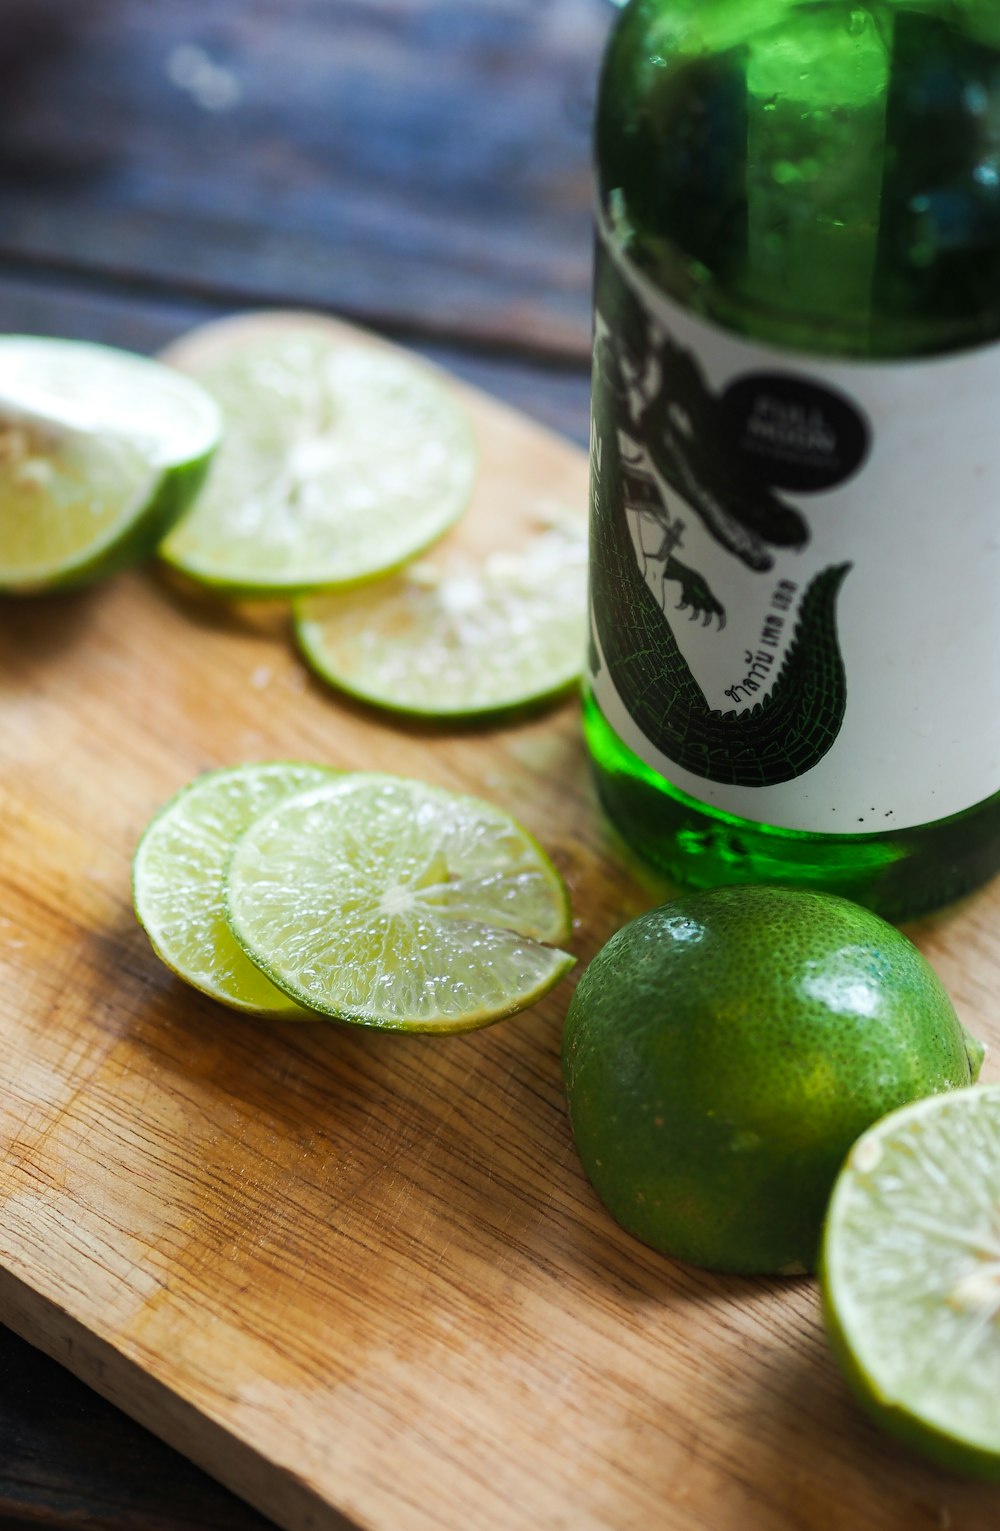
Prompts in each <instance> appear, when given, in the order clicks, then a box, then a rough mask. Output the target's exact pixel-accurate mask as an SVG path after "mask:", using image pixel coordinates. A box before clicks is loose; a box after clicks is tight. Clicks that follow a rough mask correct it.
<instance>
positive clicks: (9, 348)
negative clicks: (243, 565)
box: [0, 335, 220, 594]
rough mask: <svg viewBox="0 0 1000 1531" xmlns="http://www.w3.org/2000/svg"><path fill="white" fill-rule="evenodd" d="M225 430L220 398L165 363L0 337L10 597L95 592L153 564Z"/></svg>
mask: <svg viewBox="0 0 1000 1531" xmlns="http://www.w3.org/2000/svg"><path fill="white" fill-rule="evenodd" d="M219 431H220V418H219V412H218V409H217V408H216V406H215V404H214V403H213V402H212V400H211V399H210V398H209V397H208V395H207V394H206V393H205V392H204V391H203V390H202V389H201V388H200V387H198V385H197V384H195V383H192V382H191V381H190V380H189V379H188V378H185V377H182V376H181V375H180V374H179V373H175V372H172V371H171V370H170V369H169V368H167V367H164V366H162V365H160V363H158V362H153V361H148V360H147V359H146V358H145V357H141V356H133V355H132V354H131V353H129V352H127V351H117V350H113V349H111V348H110V347H107V346H99V345H91V344H89V343H87V342H83V341H69V340H48V339H44V338H42V337H38V336H30V335H5V336H0V589H2V590H4V591H7V592H8V593H17V594H31V593H34V592H36V591H41V590H49V589H54V588H59V587H62V586H69V585H76V584H83V583H86V582H87V581H89V580H92V579H96V578H98V577H99V576H103V575H105V574H110V573H112V572H114V570H116V569H119V568H122V567H124V566H125V565H127V564H130V563H134V562H136V561H137V560H138V559H140V558H144V557H145V556H147V554H149V553H150V552H152V551H153V549H154V548H155V547H156V545H157V543H158V542H159V541H160V539H161V538H162V537H163V535H164V533H165V532H166V531H167V530H169V528H170V527H171V526H172V525H173V523H174V521H175V520H176V519H177V517H178V516H179V515H180V514H181V513H182V512H183V511H184V510H185V509H186V508H187V506H188V504H189V503H190V501H191V499H192V497H193V495H194V494H195V492H196V491H197V489H198V487H199V486H200V484H201V482H202V479H203V478H204V474H205V471H206V469H207V467H208V462H209V459H210V458H211V455H212V452H213V451H214V449H215V446H216V445H217V442H218V439H219Z"/></svg>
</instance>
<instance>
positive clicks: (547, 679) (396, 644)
mask: <svg viewBox="0 0 1000 1531" xmlns="http://www.w3.org/2000/svg"><path fill="white" fill-rule="evenodd" d="M586 611H587V544H586V538H585V535H584V532H583V530H582V529H578V528H576V527H574V526H573V525H572V524H567V525H553V526H552V527H550V528H549V529H548V530H546V531H544V532H542V533H540V534H539V535H536V536H534V537H531V538H530V539H529V540H528V541H527V542H526V543H525V544H524V546H523V547H522V548H520V549H518V550H517V551H516V552H495V553H491V554H490V555H489V556H488V557H487V558H485V559H484V560H483V561H482V562H481V563H480V564H478V565H476V564H473V563H472V562H471V561H469V560H463V559H462V558H461V557H460V556H459V555H452V556H451V557H450V558H448V559H446V558H445V556H444V554H443V552H442V554H440V555H439V556H438V557H437V558H436V559H435V558H434V557H433V556H432V557H431V558H430V559H428V560H426V561H421V562H419V563H415V564H411V565H410V566H409V568H407V569H404V570H403V571H402V572H401V573H400V574H397V575H394V576H392V578H390V579H385V580H379V581H378V582H377V583H375V584H370V585H365V586H363V587H361V588H360V589H358V590H353V591H349V592H347V593H346V594H343V595H327V596H312V597H306V598H304V599H303V600H301V601H299V602H298V603H297V605H296V612H295V630H296V636H297V638H298V642H299V646H300V648H301V650H302V653H303V654H304V656H305V658H306V660H307V662H308V663H309V664H310V665H311V667H312V668H313V669H314V670H316V671H317V673H318V674H319V675H321V676H322V677H323V678H324V680H327V681H329V682H330V684H331V685H333V686H337V687H339V688H340V689H341V690H343V691H347V692H349V693H350V694H351V695H353V696H357V697H360V698H361V699H362V700H363V701H366V702H372V703H374V704H375V705H376V706H380V707H388V708H391V709H393V710H395V711H400V712H407V713H418V714H421V715H423V716H433V717H440V718H447V717H453V718H455V717H476V716H483V715H486V714H490V713H496V712H503V711H506V710H508V709H510V708H514V707H519V706H525V705H528V704H530V703H533V702H538V701H541V700H543V699H545V698H547V697H550V696H555V695H558V694H559V693H560V692H563V691H565V690H566V689H567V688H568V687H569V686H571V685H573V683H574V682H575V681H576V680H577V679H578V677H579V674H580V670H581V666H582V663H583V657H584V653H585V649H586Z"/></svg>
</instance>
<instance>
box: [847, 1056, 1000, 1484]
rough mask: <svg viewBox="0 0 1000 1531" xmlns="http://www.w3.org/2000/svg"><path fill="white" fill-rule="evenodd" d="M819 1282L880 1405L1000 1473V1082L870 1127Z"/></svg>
mask: <svg viewBox="0 0 1000 1531" xmlns="http://www.w3.org/2000/svg"><path fill="white" fill-rule="evenodd" d="M820 1283H821V1290H822V1296H823V1311H824V1318H825V1322H826V1327H827V1334H828V1336H829V1339H830V1343H831V1347H832V1349H833V1352H834V1355H835V1356H836V1358H837V1360H838V1362H839V1364H840V1366H841V1368H842V1370H843V1372H844V1375H845V1377H846V1379H847V1381H848V1383H849V1384H850V1386H851V1388H852V1390H853V1392H854V1393H855V1395H856V1396H857V1398H858V1399H859V1401H860V1402H861V1404H862V1405H863V1406H864V1407H865V1408H866V1410H867V1411H868V1412H869V1413H870V1414H871V1416H872V1417H873V1418H874V1419H875V1420H876V1421H877V1422H878V1423H879V1424H880V1425H881V1426H883V1427H884V1428H885V1429H886V1430H887V1431H889V1432H890V1433H891V1434H893V1435H895V1436H896V1437H897V1438H898V1439H900V1440H902V1441H903V1442H904V1443H905V1444H907V1445H908V1446H910V1447H911V1448H912V1449H914V1450H916V1451H918V1452H920V1453H921V1454H922V1455H924V1456H926V1457H928V1458H930V1459H931V1460H932V1461H934V1462H936V1463H938V1464H939V1465H940V1466H943V1467H946V1468H948V1469H950V1470H952V1471H955V1472H960V1473H964V1474H966V1475H968V1476H971V1477H976V1478H984V1479H988V1480H991V1481H1000V1085H978V1086H971V1087H969V1088H966V1089H964V1090H957V1091H952V1092H949V1093H947V1094H943V1095H936V1096H932V1097H930V1098H928V1099H926V1100H921V1101H918V1102H916V1103H915V1104H912V1105H909V1106H904V1107H902V1108H901V1109H899V1110H897V1111H894V1112H892V1113H891V1114H890V1115H888V1116H886V1117H885V1118H883V1119H882V1120H881V1121H879V1122H877V1123H876V1124H875V1125H874V1126H873V1127H872V1128H870V1129H869V1130H868V1132H867V1133H865V1134H864V1135H863V1136H862V1137H861V1138H859V1140H858V1142H857V1143H856V1144H855V1145H854V1147H853V1149H852V1150H851V1152H850V1154H849V1156H848V1158H847V1161H846V1163H845V1165H844V1167H843V1169H842V1171H841V1173H840V1175H839V1177H838V1179H837V1182H836V1185H835V1187H834V1191H833V1195H832V1197H831V1200H830V1206H829V1211H828V1214H827V1220H826V1227H825V1232H824V1240H823V1250H822V1257H821V1262H820Z"/></svg>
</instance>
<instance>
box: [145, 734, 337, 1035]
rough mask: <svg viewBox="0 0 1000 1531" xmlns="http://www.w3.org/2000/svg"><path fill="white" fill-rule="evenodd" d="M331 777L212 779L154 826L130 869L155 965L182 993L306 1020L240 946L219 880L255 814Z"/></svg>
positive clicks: (181, 797) (251, 771)
mask: <svg viewBox="0 0 1000 1531" xmlns="http://www.w3.org/2000/svg"><path fill="white" fill-rule="evenodd" d="M332 774H333V773H332V771H330V770H328V769H327V768H325V767H323V766H316V765H302V764H299V763H298V762H297V761H263V762H259V763H255V764H250V765H242V766H232V767H226V768H224V769H222V770H218V771H209V772H208V773H207V774H206V775H204V776H200V777H199V778H198V779H197V780H196V781H194V782H193V783H192V784H191V785H190V786H188V787H185V788H184V789H183V790H182V791H180V792H179V793H177V795H176V796H175V797H173V798H172V799H171V800H170V802H169V803H167V804H166V806H165V807H164V808H162V809H161V810H160V812H159V813H158V814H157V815H156V816H155V817H154V818H153V819H152V820H151V821H150V823H149V825H148V826H147V828H146V830H145V832H144V834H143V836H142V839H141V840H140V841H139V845H138V847H137V849H136V852H135V856H134V858H133V863H132V895H133V901H134V904H135V912H136V916H137V918H138V920H139V923H140V925H142V927H143V929H144V930H145V932H146V934H147V935H148V937H149V939H150V942H151V944H152V947H153V950H154V951H155V952H156V955H157V956H158V957H159V958H160V959H161V961H163V962H165V963H166V965H167V967H169V968H170V969H171V970H172V971H173V972H174V973H176V974H177V976H178V977H179V978H183V979H184V981H185V983H189V984H191V986H192V987H193V988H195V989H200V990H201V992H202V993H203V994H208V995H209V996H210V997H211V998H212V999H216V1000H218V1001H219V1002H220V1003H221V1004H224V1005H230V1006H232V1007H233V1008H234V1009H236V1010H244V1011H247V1012H249V1013H250V1014H252V1015H273V1016H276V1017H279V1018H281V1019H306V1017H303V1016H302V1013H301V1011H300V1010H299V1008H298V1006H297V1005H295V1004H294V1003H293V1002H292V1001H291V1000H289V999H288V997H287V995H285V994H282V993H281V991H280V990H278V989H276V988H275V987H274V986H273V984H271V983H269V982H268V980H267V979H266V978H265V977H264V975H263V973H261V971H260V969H259V968H257V967H255V966H254V964H253V963H252V962H250V961H249V959H248V958H247V957H246V956H245V955H244V953H243V952H242V951H241V949H240V947H239V946H237V944H236V942H235V941H234V940H233V937H232V934H231V932H230V930H229V926H228V925H227V924H226V920H225V917H224V915H223V912H222V873H223V868H224V866H225V863H226V860H227V858H228V856H229V853H230V851H231V849H232V846H233V842H234V841H235V840H236V838H237V836H238V835H240V834H242V832H243V830H244V829H246V827H247V825H248V824H250V823H251V822H252V821H253V819H254V818H256V816H257V815H258V814H260V813H262V812H264V810H265V809H268V808H270V807H272V806H273V804H275V803H276V802H278V801H279V800H280V799H281V798H283V797H286V796H288V795H289V794H290V793H297V792H302V791H303V790H304V789H305V788H306V787H313V786H317V785H319V784H320V783H321V782H325V781H329V780H330V778H331V776H332Z"/></svg>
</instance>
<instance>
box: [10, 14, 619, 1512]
mask: <svg viewBox="0 0 1000 1531" xmlns="http://www.w3.org/2000/svg"><path fill="white" fill-rule="evenodd" d="M3 10H4V14H3V19H2V23H0V330H3V331H11V330H13V331H20V332H25V333H38V334H55V335H66V336H79V337H83V338H87V339H93V340H100V341H106V342H108V343H111V344H117V345H122V346H128V347H131V348H133V349H136V350H140V351H147V352H152V351H156V350H158V349H159V348H160V347H161V346H163V345H165V344H167V343H168V342H169V341H171V340H172V339H174V338H175V337H176V336H177V335H178V334H180V333H182V332H183V331H184V330H186V329H188V328H190V327H191V326H192V325H194V324H197V323H201V322H203V321H205V320H206V319H211V318H214V317H217V316H219V315H223V314H226V313H229V312H232V311H234V310H237V309H247V308H253V307H256V306H276V305H289V304H291V305H295V306H309V307H312V308H316V309H319V310H322V311H326V312H330V313H334V314H338V315H341V316H344V317H346V318H349V319H352V320H354V321H356V322H359V323H362V324H366V325H369V326H371V327H373V328H375V329H377V330H379V331H380V332H382V333H383V334H385V335H387V336H389V337H391V338H393V339H395V340H398V341H400V342H401V343H403V344H406V345H409V346H412V347H414V348H415V349H417V350H419V351H421V352H422V353H424V354H425V355H427V356H428V357H430V358H431V359H433V360H434V361H436V362H438V363H439V364H441V365H443V366H445V367H447V368H448V369H450V370H451V371H453V372H455V373H457V374H458V375H459V376H461V377H463V378H465V379H467V380H469V381H471V382H473V383H475V384H477V385H478V386H480V387H482V388H484V389H486V390H488V391H489V392H490V393H492V394H494V395H496V396H498V397H499V398H501V399H504V400H506V401H507V402H509V403H511V404H514V405H516V406H518V407H520V408H522V409H524V410H525V411H527V412H528V413H529V414H531V415H532V416H534V417H535V418H536V419H538V420H540V421H543V422H545V423H547V424H548V425H550V426H552V427H554V428H555V429H557V430H558V431H560V432H562V433H564V434H566V435H567V436H569V437H570V438H572V439H575V440H577V441H579V442H583V441H585V439H586V433H587V407H588V388H589V381H588V373H589V367H588V347H589V324H590V317H589V279H590V231H589V220H590V181H589V175H590V168H589V124H590V113H591V103H592V98H593V88H594V79H595V73H596V67H597V61H598V58H599V55H600V50H601V46H602V42H603V39H604V37H605V35H606V32H607V27H608V24H609V21H610V19H611V15H612V14H613V13H612V7H611V6H610V5H609V4H608V0H170V3H169V4H168V5H150V4H149V3H148V0H6V4H5V6H4V8H3ZM0 685H2V682H0ZM0 790H2V788H0ZM267 1524H269V1523H268V1522H266V1521H265V1520H264V1519H263V1517H262V1516H260V1515H258V1514H257V1513H256V1512H255V1511H253V1510H251V1509H250V1508H249V1507H248V1506H247V1505H245V1504H244V1503H243V1502H242V1501H241V1500H240V1499H238V1498H236V1497H235V1496H234V1495H233V1494H231V1493H230V1492H228V1491H227V1490H226V1489H224V1488H222V1487H221V1486H220V1485H219V1484H217V1483H216V1482H214V1481H213V1480H212V1479H211V1478H209V1477H208V1476H207V1475H206V1474H204V1473H203V1472H201V1471H199V1470H198V1469H197V1468H195V1467H194V1466H192V1465H191V1463H190V1462H189V1461H187V1460H186V1459H185V1458H184V1457H182V1456H180V1455H179V1454H178V1453H176V1452H174V1451H172V1450H171V1449H170V1448H169V1447H167V1446H166V1445H164V1444H163V1443H162V1442H161V1441H159V1440H158V1439H156V1438H155V1437H154V1436H153V1435H151V1434H149V1433H148V1432H146V1431H144V1430H143V1429H141V1428H140V1426H138V1425H137V1424H135V1423H133V1421H132V1420H131V1419H129V1418H128V1417H127V1416H126V1415H125V1414H123V1413H121V1412H120V1411H119V1410H117V1409H116V1408H114V1407H113V1406H112V1405H111V1404H109V1403H107V1402H106V1401H105V1400H104V1399H102V1398H101V1397H99V1396H98V1395H97V1394H96V1393H93V1392H92V1391H90V1390H89V1389H88V1388H87V1387H85V1386H84V1385H83V1384H82V1383H81V1382H79V1381H77V1380H76V1378H75V1377H73V1376H72V1375H71V1374H70V1373H69V1372H68V1371H65V1370H64V1369H63V1368H62V1367H60V1366H59V1365H57V1364H56V1363H55V1362H54V1361H52V1360H50V1359H48V1357H46V1356H44V1355H43V1354H42V1353H41V1352H40V1351H37V1350H34V1349H32V1348H31V1347H30V1346H28V1345H27V1344H26V1343H25V1342H24V1341H23V1340H22V1339H20V1338H18V1337H17V1336H16V1335H14V1334H12V1333H10V1332H8V1331H5V1330H0V1527H2V1528H4V1531H7V1528H14V1527H21V1526H24V1527H28V1526H31V1527H36V1528H37V1527H39V1526H52V1527H59V1528H61V1531H69V1528H75V1527H78V1526H80V1527H82V1526H86V1527H88V1528H105V1527H108V1528H112V1527H113V1528H137V1531H139V1528H141V1531H147V1528H148V1531H172V1528H174V1527H177V1528H180V1527H185V1528H189V1531H198V1528H202V1527H205V1528H209V1527H211V1528H218V1531H225V1528H232V1531H252V1528H254V1527H266V1526H267Z"/></svg>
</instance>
